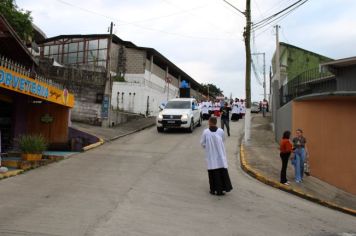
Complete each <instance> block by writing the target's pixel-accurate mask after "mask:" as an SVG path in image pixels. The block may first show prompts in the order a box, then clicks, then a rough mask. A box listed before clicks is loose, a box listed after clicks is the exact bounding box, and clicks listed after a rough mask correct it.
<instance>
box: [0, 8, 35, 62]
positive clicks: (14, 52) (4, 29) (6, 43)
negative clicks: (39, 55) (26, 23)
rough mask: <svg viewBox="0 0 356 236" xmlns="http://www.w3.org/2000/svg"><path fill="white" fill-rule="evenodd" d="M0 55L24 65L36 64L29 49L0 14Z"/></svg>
mask: <svg viewBox="0 0 356 236" xmlns="http://www.w3.org/2000/svg"><path fill="white" fill-rule="evenodd" d="M0 55H2V56H5V57H6V58H8V59H11V60H14V61H15V62H17V63H20V64H22V65H23V66H26V67H32V65H33V64H37V62H36V60H35V59H34V57H33V56H32V55H31V53H30V51H29V50H28V49H27V47H26V46H25V44H24V43H23V42H22V40H21V39H20V37H19V36H18V35H17V33H16V32H15V30H14V29H13V28H12V27H11V25H10V24H9V22H8V21H7V20H6V19H5V17H4V16H2V15H1V14H0Z"/></svg>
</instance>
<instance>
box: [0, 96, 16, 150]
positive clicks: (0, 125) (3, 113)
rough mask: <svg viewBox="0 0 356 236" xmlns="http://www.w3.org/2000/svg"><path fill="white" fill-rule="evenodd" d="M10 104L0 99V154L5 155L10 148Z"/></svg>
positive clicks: (11, 138)
mask: <svg viewBox="0 0 356 236" xmlns="http://www.w3.org/2000/svg"><path fill="white" fill-rule="evenodd" d="M12 110H13V108H12V103H11V102H9V101H4V100H1V99H0V135H1V136H0V140H1V142H0V153H5V152H7V151H9V150H10V148H11V147H12V140H13V137H12V132H11V130H12V129H11V128H12V122H11V117H12Z"/></svg>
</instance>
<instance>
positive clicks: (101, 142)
mask: <svg viewBox="0 0 356 236" xmlns="http://www.w3.org/2000/svg"><path fill="white" fill-rule="evenodd" d="M154 125H156V123H153V124H148V125H145V126H143V127H141V128H138V129H135V130H133V131H130V132H128V133H125V134H121V135H118V136H114V137H112V138H110V139H109V140H108V141H105V140H104V139H102V138H99V137H97V136H96V135H94V134H91V133H88V132H86V133H87V134H90V135H92V136H95V137H97V138H98V139H99V141H98V142H96V143H93V144H90V145H88V146H85V147H83V151H84V152H86V151H88V150H91V149H93V148H96V147H99V146H101V145H103V144H104V143H105V142H110V141H114V140H116V139H119V138H122V137H125V136H128V135H130V134H134V133H137V132H139V131H141V130H144V129H147V128H149V127H152V126H154Z"/></svg>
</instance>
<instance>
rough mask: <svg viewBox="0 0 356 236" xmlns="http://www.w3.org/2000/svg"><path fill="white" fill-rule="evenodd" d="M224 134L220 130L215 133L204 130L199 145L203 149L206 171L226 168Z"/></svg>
mask: <svg viewBox="0 0 356 236" xmlns="http://www.w3.org/2000/svg"><path fill="white" fill-rule="evenodd" d="M224 140H225V134H224V131H223V130H222V129H220V128H218V129H217V130H216V132H211V131H210V130H209V128H208V129H205V130H204V132H203V134H202V136H201V139H200V144H201V145H202V146H203V148H204V149H205V160H206V163H207V166H208V170H213V169H219V168H227V167H228V166H227V160H226V151H225V146H224Z"/></svg>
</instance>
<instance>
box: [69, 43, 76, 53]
mask: <svg viewBox="0 0 356 236" xmlns="http://www.w3.org/2000/svg"><path fill="white" fill-rule="evenodd" d="M68 46H69V49H68V52H77V51H78V43H70V44H68Z"/></svg>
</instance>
